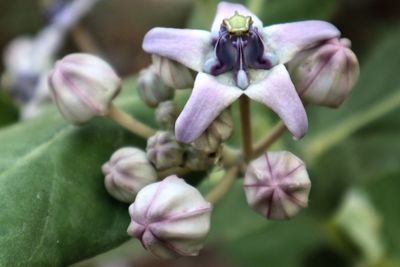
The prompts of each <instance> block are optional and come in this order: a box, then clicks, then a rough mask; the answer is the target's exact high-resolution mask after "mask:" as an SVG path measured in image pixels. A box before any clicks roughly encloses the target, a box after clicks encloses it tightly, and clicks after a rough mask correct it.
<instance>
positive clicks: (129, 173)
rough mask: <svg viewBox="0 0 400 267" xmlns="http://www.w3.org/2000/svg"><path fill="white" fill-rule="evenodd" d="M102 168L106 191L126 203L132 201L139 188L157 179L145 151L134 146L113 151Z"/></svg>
mask: <svg viewBox="0 0 400 267" xmlns="http://www.w3.org/2000/svg"><path fill="white" fill-rule="evenodd" d="M102 170H103V173H104V175H105V180H104V184H105V186H106V189H107V191H108V193H110V195H112V196H113V197H115V198H116V199H118V200H119V201H122V202H126V203H132V202H133V200H135V197H136V194H137V192H139V190H140V189H142V188H143V187H144V186H146V185H148V184H150V183H153V182H155V181H156V180H157V172H156V170H155V169H154V167H153V166H152V165H151V163H150V162H149V160H148V159H147V157H146V153H145V152H144V151H142V150H140V149H137V148H134V147H124V148H121V149H118V150H117V151H115V152H114V153H113V154H112V156H111V159H110V160H109V161H108V162H106V163H105V164H104V165H103V167H102Z"/></svg>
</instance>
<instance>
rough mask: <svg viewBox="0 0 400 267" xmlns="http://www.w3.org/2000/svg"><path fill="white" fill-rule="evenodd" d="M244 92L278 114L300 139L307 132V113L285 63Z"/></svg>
mask: <svg viewBox="0 0 400 267" xmlns="http://www.w3.org/2000/svg"><path fill="white" fill-rule="evenodd" d="M244 93H245V94H246V95H247V96H248V97H249V98H251V99H253V100H255V101H257V102H260V103H263V104H264V105H266V106H267V107H269V108H270V109H272V110H273V111H274V112H275V113H276V114H278V116H279V117H280V118H281V119H282V121H283V122H284V123H285V125H286V127H287V128H288V129H289V131H290V132H291V133H292V134H293V135H294V137H295V138H297V139H300V138H301V137H303V136H304V135H305V133H306V132H307V128H308V121H307V114H306V112H305V110H304V106H303V103H302V102H301V100H300V97H299V96H298V94H297V92H296V89H295V87H294V85H293V83H292V81H291V80H290V77H289V73H288V72H287V70H286V68H285V66H284V65H278V66H276V67H274V68H272V69H271V70H270V71H269V73H268V74H267V76H266V77H265V78H264V79H262V80H261V81H259V82H257V83H254V84H252V85H250V86H249V87H248V88H247V89H246V90H245V91H244Z"/></svg>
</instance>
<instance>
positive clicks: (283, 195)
mask: <svg viewBox="0 0 400 267" xmlns="http://www.w3.org/2000/svg"><path fill="white" fill-rule="evenodd" d="M310 188H311V182H310V179H309V177H308V173H307V170H306V168H305V166H304V163H303V161H301V160H300V159H299V158H298V157H296V156H295V155H293V154H292V153H290V152H287V151H281V152H268V153H265V154H264V155H262V156H261V157H259V158H257V159H255V160H254V161H252V162H251V163H250V164H249V166H248V169H247V171H246V175H245V180H244V189H245V193H246V198H247V202H248V204H249V206H250V207H251V208H252V209H253V210H255V211H256V212H258V213H260V214H261V215H263V216H265V217H267V218H268V219H279V220H281V219H289V218H292V217H293V216H294V215H296V214H297V213H298V212H299V211H300V210H301V209H303V208H305V207H307V203H308V195H309V193H310Z"/></svg>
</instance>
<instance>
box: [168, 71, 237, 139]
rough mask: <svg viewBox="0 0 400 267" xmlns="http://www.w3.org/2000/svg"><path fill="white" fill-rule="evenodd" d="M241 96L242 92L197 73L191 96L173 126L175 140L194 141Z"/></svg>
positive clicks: (213, 78) (209, 76)
mask: <svg viewBox="0 0 400 267" xmlns="http://www.w3.org/2000/svg"><path fill="white" fill-rule="evenodd" d="M242 94H243V91H242V90H239V89H238V88H236V87H233V86H229V85H225V84H222V83H220V82H219V81H218V80H217V79H216V78H215V77H214V76H211V75H209V74H206V73H199V74H198V75H197V77H196V80H195V83H194V88H193V91H192V94H191V96H190V98H189V100H188V102H187V103H186V105H185V107H184V108H183V110H182V112H181V114H180V115H179V117H178V119H177V121H176V124H175V135H176V138H177V140H178V141H180V142H182V143H190V142H193V141H194V140H196V139H197V138H198V137H199V136H200V135H201V134H202V133H203V132H204V131H205V130H206V129H207V127H208V126H209V125H210V124H211V123H212V122H213V121H214V120H215V118H216V117H217V116H218V115H219V114H220V113H221V112H222V111H223V110H224V109H225V108H227V107H228V106H229V105H230V104H232V102H234V101H235V100H236V99H238V98H239V96H241V95H242Z"/></svg>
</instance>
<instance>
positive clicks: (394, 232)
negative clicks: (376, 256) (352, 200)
mask: <svg viewBox="0 0 400 267" xmlns="http://www.w3.org/2000/svg"><path fill="white" fill-rule="evenodd" d="M399 177H400V171H397V172H393V173H391V174H386V175H384V176H378V177H375V179H373V180H369V181H368V182H366V183H364V184H363V188H364V189H365V190H366V191H367V192H368V193H369V195H370V198H371V200H372V202H373V204H374V206H375V207H376V208H377V209H378V210H379V213H380V214H381V215H382V217H383V227H382V231H383V234H384V236H385V239H386V244H387V250H388V252H389V254H390V255H395V257H396V258H397V260H398V262H400V228H399V225H400V213H399V205H398V203H399V188H400V179H399Z"/></svg>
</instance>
